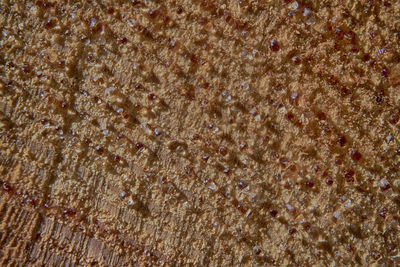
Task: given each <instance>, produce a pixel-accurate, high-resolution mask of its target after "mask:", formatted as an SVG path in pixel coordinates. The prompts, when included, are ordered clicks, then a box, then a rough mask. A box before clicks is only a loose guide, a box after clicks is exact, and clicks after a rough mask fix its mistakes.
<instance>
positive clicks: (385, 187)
mask: <svg viewBox="0 0 400 267" xmlns="http://www.w3.org/2000/svg"><path fill="white" fill-rule="evenodd" d="M380 187H381V190H382V191H386V190H389V189H390V184H389V182H388V181H386V180H385V179H383V180H381V184H380Z"/></svg>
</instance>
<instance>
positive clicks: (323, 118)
mask: <svg viewBox="0 0 400 267" xmlns="http://www.w3.org/2000/svg"><path fill="white" fill-rule="evenodd" d="M317 118H318V119H319V120H326V115H325V113H323V112H319V113H318V115H317Z"/></svg>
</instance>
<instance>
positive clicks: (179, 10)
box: [176, 7, 183, 15]
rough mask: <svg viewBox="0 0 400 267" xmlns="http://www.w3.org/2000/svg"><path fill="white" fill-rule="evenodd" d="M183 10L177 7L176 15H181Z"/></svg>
mask: <svg viewBox="0 0 400 267" xmlns="http://www.w3.org/2000/svg"><path fill="white" fill-rule="evenodd" d="M182 12H183V9H182V8H181V7H178V9H177V10H176V13H178V14H179V15H180V14H182Z"/></svg>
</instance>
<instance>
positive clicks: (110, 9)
mask: <svg viewBox="0 0 400 267" xmlns="http://www.w3.org/2000/svg"><path fill="white" fill-rule="evenodd" d="M114 11H115V10H114V8H113V7H109V8H108V9H107V13H108V14H110V15H111V14H113V13H114Z"/></svg>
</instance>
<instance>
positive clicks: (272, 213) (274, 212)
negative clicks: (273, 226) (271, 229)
mask: <svg viewBox="0 0 400 267" xmlns="http://www.w3.org/2000/svg"><path fill="white" fill-rule="evenodd" d="M269 214H271V216H272V217H276V215H278V211H277V210H270V211H269Z"/></svg>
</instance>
